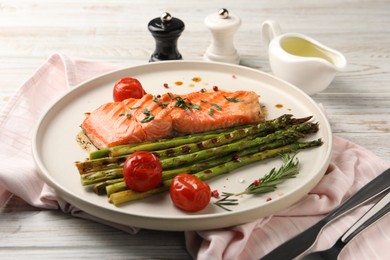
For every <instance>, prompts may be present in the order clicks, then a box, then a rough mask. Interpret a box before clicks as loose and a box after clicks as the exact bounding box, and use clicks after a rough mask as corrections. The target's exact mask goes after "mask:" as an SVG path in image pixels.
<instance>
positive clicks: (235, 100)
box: [223, 96, 242, 103]
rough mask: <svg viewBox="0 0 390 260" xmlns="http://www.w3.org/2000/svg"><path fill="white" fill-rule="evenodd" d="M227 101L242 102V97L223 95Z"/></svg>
mask: <svg viewBox="0 0 390 260" xmlns="http://www.w3.org/2000/svg"><path fill="white" fill-rule="evenodd" d="M223 97H224V98H225V99H226V100H227V101H229V102H233V103H238V102H242V99H239V98H235V97H232V98H230V97H226V96H223Z"/></svg>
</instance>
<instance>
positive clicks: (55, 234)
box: [0, 0, 390, 259]
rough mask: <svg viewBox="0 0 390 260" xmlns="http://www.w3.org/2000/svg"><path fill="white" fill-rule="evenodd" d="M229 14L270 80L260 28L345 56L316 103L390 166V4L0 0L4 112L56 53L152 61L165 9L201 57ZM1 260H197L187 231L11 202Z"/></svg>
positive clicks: (243, 49)
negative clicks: (129, 226) (211, 24)
mask: <svg viewBox="0 0 390 260" xmlns="http://www.w3.org/2000/svg"><path fill="white" fill-rule="evenodd" d="M222 7H225V8H227V9H229V10H230V11H231V12H234V13H236V14H237V15H238V16H240V17H241V19H242V26H241V28H240V29H239V31H238V32H237V33H236V38H235V39H236V41H235V46H236V48H237V50H238V52H239V53H240V56H241V64H242V65H244V66H249V67H253V68H258V69H260V70H263V71H265V72H270V67H269V63H268V59H267V53H266V51H265V46H264V44H263V43H262V41H261V37H260V25H261V23H262V22H263V21H264V20H266V19H270V18H271V19H275V20H277V21H278V22H279V23H280V25H281V27H282V29H283V31H284V32H300V33H304V34H307V35H310V36H312V37H313V38H315V39H317V40H318V41H320V42H322V43H324V44H325V45H328V46H330V47H333V48H335V49H337V50H339V51H340V52H342V53H343V54H344V55H345V56H346V58H347V60H348V63H349V64H348V68H347V70H346V71H345V72H342V73H341V74H339V75H338V77H337V78H336V79H335V80H334V81H333V83H332V84H331V86H330V87H329V88H327V89H326V90H325V91H324V92H322V93H319V94H317V95H315V96H313V98H314V100H315V101H317V102H319V103H322V104H323V105H324V107H325V108H326V111H327V114H328V116H329V120H330V123H331V125H332V129H333V132H334V133H335V134H337V135H339V136H342V137H345V138H347V139H349V140H352V141H353V142H355V143H357V144H360V145H362V146H364V147H366V148H368V149H370V150H372V151H373V152H374V153H376V154H377V155H378V156H380V157H382V158H383V159H385V160H387V161H389V160H390V115H389V112H390V26H389V24H390V2H389V1H387V0H380V1H371V0H349V1H347V0H328V1H309V0H297V1H289V0H275V1H253V0H241V1H208V0H207V1H206V0H200V1H190V0H182V1H173V0H170V1H135V0H117V1H99V0H88V1H74V0H66V1H65V0H58V1H49V0H41V1H39V0H35V1H28V0H12V1H11V0H8V1H0V75H1V77H0V108H2V107H3V106H4V105H5V103H6V102H7V100H8V99H9V97H10V96H12V94H13V93H14V92H15V90H16V89H17V88H18V87H19V86H20V85H21V84H22V83H23V82H24V81H25V80H26V79H27V78H28V76H30V75H31V74H32V73H33V72H34V71H35V69H36V68H37V67H38V66H39V65H40V64H42V63H43V62H44V61H45V60H46V58H47V57H48V56H49V55H51V54H52V53H55V52H57V53H63V54H65V55H68V56H72V57H82V58H89V59H95V60H100V61H106V62H112V63H115V64H118V65H120V66H131V65H134V64H140V63H146V62H148V60H149V57H150V55H151V53H152V52H153V50H154V40H153V38H152V36H151V34H150V33H149V31H148V30H147V24H148V22H149V21H150V20H151V19H153V18H155V17H158V16H160V14H161V13H162V12H164V11H168V12H170V13H171V14H172V15H174V16H176V17H178V18H180V19H182V20H183V21H184V23H185V24H186V28H185V31H184V32H183V34H182V36H181V37H180V39H179V51H180V52H181V54H182V55H183V58H184V59H186V60H190V59H196V60H199V59H202V56H203V54H204V52H205V50H206V48H207V46H208V45H209V43H210V34H209V32H208V30H207V28H206V27H205V26H204V24H203V20H204V18H205V17H206V16H207V15H208V14H210V13H213V12H217V11H218V10H219V9H220V8H222ZM0 215H1V216H0V255H1V258H2V259H3V258H8V259H11V258H12V259H26V257H29V258H31V257H32V256H37V257H40V259H42V258H44V257H46V258H50V259H52V258H59V257H64V258H65V257H66V258H73V259H78V258H99V259H106V258H111V259H124V258H126V259H140V258H154V259H155V258H176V259H186V258H189V256H188V254H187V253H186V250H185V242H184V235H183V233H181V232H161V231H151V230H143V231H141V232H140V233H139V234H137V235H134V236H132V235H129V234H126V233H124V232H121V231H118V230H115V229H113V228H110V227H107V226H104V225H101V224H98V223H94V222H90V221H87V220H83V219H77V218H74V217H72V216H70V215H66V214H63V213H61V212H57V211H47V210H40V209H36V208H33V207H31V206H29V205H27V204H26V203H25V202H23V201H22V200H20V199H19V198H17V197H13V198H12V199H11V200H10V201H9V202H8V204H7V205H6V206H5V207H4V208H2V209H1V211H0Z"/></svg>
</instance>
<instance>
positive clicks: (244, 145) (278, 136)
mask: <svg viewBox="0 0 390 260" xmlns="http://www.w3.org/2000/svg"><path fill="white" fill-rule="evenodd" d="M290 137H303V134H301V133H299V132H297V131H294V130H285V131H284V130H279V131H276V132H275V133H272V134H269V135H267V136H264V137H257V138H255V139H253V140H239V141H237V142H234V143H228V144H225V145H222V146H218V147H214V148H209V149H205V150H201V151H198V152H195V153H191V154H184V155H179V156H176V157H173V158H167V159H164V160H161V165H162V167H163V169H170V168H174V167H177V166H181V165H185V164H189V163H194V162H198V161H201V160H206V159H210V158H216V157H221V156H223V155H226V154H229V153H232V152H237V151H241V150H244V149H248V148H251V147H254V146H258V145H263V144H267V143H270V142H273V141H276V140H282V139H286V138H290Z"/></svg>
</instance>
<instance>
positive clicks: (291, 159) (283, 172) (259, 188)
mask: <svg viewBox="0 0 390 260" xmlns="http://www.w3.org/2000/svg"><path fill="white" fill-rule="evenodd" d="M281 159H282V161H283V165H282V166H281V167H280V168H279V169H278V170H276V168H273V169H272V170H271V171H270V172H269V173H268V174H267V175H265V176H264V177H262V178H259V179H256V180H254V181H253V182H252V183H251V184H250V185H249V186H248V187H247V188H246V189H245V190H244V191H242V192H240V193H236V194H234V193H227V192H224V193H222V199H219V200H217V201H216V202H215V203H214V204H215V205H217V206H218V207H221V208H223V209H225V210H227V211H231V210H230V209H228V208H226V206H234V205H238V199H232V198H231V197H232V196H240V195H245V194H247V195H249V194H252V195H257V194H263V193H268V192H271V191H275V190H276V188H277V185H278V184H280V183H282V182H283V181H285V180H287V179H291V178H295V177H296V175H297V174H298V173H299V160H298V158H296V154H294V155H292V156H290V155H289V154H282V155H281Z"/></svg>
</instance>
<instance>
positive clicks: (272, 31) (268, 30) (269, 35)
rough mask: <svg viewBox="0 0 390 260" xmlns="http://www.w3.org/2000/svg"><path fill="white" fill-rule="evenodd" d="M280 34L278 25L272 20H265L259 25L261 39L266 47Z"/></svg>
mask: <svg viewBox="0 0 390 260" xmlns="http://www.w3.org/2000/svg"><path fill="white" fill-rule="evenodd" d="M281 34H282V30H281V28H280V26H279V24H278V23H277V22H276V21H274V20H266V21H264V22H263V24H262V25H261V37H262V39H263V42H264V43H265V45H266V46H267V47H268V46H269V43H270V42H271V41H272V39H273V38H275V37H276V36H278V35H281Z"/></svg>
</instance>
